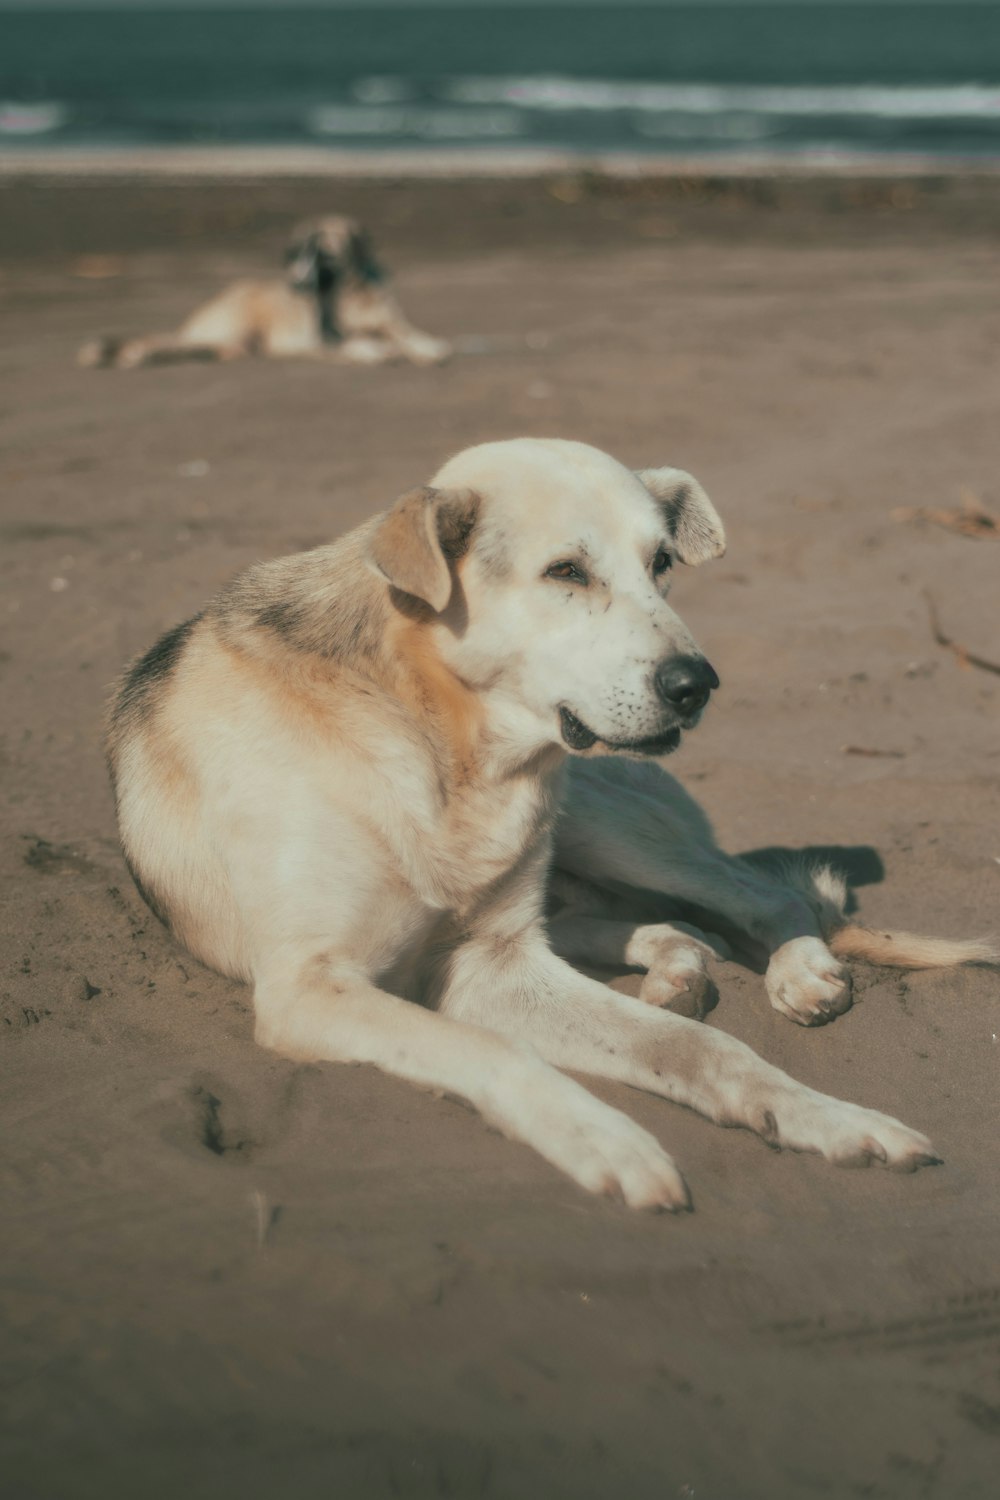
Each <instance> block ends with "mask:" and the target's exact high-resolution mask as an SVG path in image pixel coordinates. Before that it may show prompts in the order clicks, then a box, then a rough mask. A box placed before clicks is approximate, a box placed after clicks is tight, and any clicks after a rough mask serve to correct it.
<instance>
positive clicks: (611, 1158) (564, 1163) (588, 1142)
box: [254, 952, 688, 1209]
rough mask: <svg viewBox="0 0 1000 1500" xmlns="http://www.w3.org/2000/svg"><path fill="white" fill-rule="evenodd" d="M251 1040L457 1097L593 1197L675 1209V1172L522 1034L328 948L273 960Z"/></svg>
mask: <svg viewBox="0 0 1000 1500" xmlns="http://www.w3.org/2000/svg"><path fill="white" fill-rule="evenodd" d="M254 1006H255V1009H256V1013H257V1031H256V1035H257V1040H258V1041H259V1042H260V1043H261V1044H262V1045H263V1046H265V1047H271V1048H273V1049H274V1050H275V1051H277V1052H281V1053H283V1054H284V1055H285V1056H289V1057H294V1058H299V1059H302V1060H304V1061H309V1062H321V1061H328V1062H365V1063H372V1064H374V1066H375V1067H377V1068H381V1069H382V1070H383V1071H384V1072H386V1073H393V1074H395V1075H396V1076H397V1077H400V1078H405V1079H408V1080H409V1081H410V1082H411V1083H415V1084H418V1085H420V1086H421V1087H424V1088H430V1089H441V1090H444V1091H446V1092H448V1093H450V1094H455V1095H457V1096H458V1097H459V1098H462V1099H466V1100H468V1102H469V1103H470V1104H472V1105H473V1106H474V1107H475V1108H476V1109H477V1110H478V1111H479V1113H480V1114H481V1115H482V1116H483V1117H484V1118H485V1119H486V1120H488V1121H489V1123H490V1124H491V1125H494V1126H495V1127H496V1128H497V1129H498V1130H501V1131H502V1132H503V1133H504V1135H507V1136H509V1137H510V1138H511V1139H513V1140H519V1141H523V1142H525V1143H526V1144H527V1145H529V1146H533V1147H534V1149H535V1150H536V1151H537V1152H538V1153H539V1154H540V1155H541V1156H544V1157H545V1159H546V1160H547V1161H549V1162H551V1163H552V1164H553V1166H556V1167H558V1168H560V1170H561V1171H563V1172H565V1173H566V1174H567V1175H568V1176H569V1177H572V1178H573V1180H574V1181H575V1182H578V1183H579V1184H580V1186H581V1187H583V1188H586V1189H587V1190H588V1191H589V1192H592V1193H609V1194H612V1195H617V1196H619V1197H622V1198H624V1200H625V1202H626V1203H628V1204H629V1206H630V1207H632V1208H665V1209H677V1208H685V1207H687V1205H688V1195H687V1189H686V1187H685V1186H684V1180H683V1178H682V1177H681V1175H680V1173H679V1172H678V1170H677V1168H676V1167H675V1166H674V1164H673V1162H672V1161H671V1160H670V1158H669V1156H667V1155H666V1153H665V1152H664V1151H663V1150H662V1149H661V1147H660V1145H659V1144H658V1142H657V1141H655V1140H654V1139H653V1137H652V1136H651V1135H649V1134H648V1132H647V1131H645V1130H643V1129H641V1127H640V1126H638V1125H636V1124H635V1123H634V1121H632V1120H630V1119H629V1118H628V1117H627V1116H626V1115H623V1114H622V1113H621V1112H620V1111H619V1110H616V1109H612V1108H611V1107H610V1106H609V1105H607V1104H604V1103H602V1102H601V1100H599V1099H595V1098H594V1096H593V1095H592V1094H589V1093H588V1092H587V1090H586V1089H584V1088H581V1087H580V1085H579V1084H577V1083H574V1082H573V1080H572V1079H569V1078H564V1077H563V1076H562V1074H560V1073H558V1072H557V1071H556V1070H555V1069H554V1068H552V1067H549V1065H548V1064H547V1063H545V1062H543V1061H542V1059H541V1058H540V1057H539V1056H538V1054H537V1053H536V1052H534V1051H533V1050H532V1048H531V1047H530V1046H528V1045H526V1044H525V1042H524V1041H523V1040H511V1039H508V1038H506V1037H502V1036H499V1035H498V1034H497V1033H496V1032H495V1031H486V1030H484V1029H483V1028H482V1027H479V1026H475V1025H470V1024H466V1023H463V1022H460V1021H456V1020H454V1019H450V1018H448V1017H446V1016H443V1015H437V1014H435V1013H434V1012H433V1011H428V1010H424V1009H422V1008H421V1007H420V1006H419V1005H415V1004H413V1003H411V1002H410V1001H408V1000H401V999H399V998H398V997H397V996H395V995H390V994H388V993H386V992H385V991H384V990H380V989H378V988H377V987H376V986H375V985H374V984H372V983H371V982H370V980H369V979H368V977H367V976H366V975H365V973H364V972H363V971H362V970H361V969H359V968H358V966H357V965H356V964H353V963H351V962H350V961H349V960H348V959H347V958H345V957H344V956H342V955H338V954H336V953H332V952H314V953H312V954H298V955H293V954H288V955H287V956H286V958H285V960H284V961H282V962H277V961H272V962H271V964H270V965H269V967H268V970H267V972H266V973H264V974H262V975H259V976H258V979H257V983H256V986H255V990H254Z"/></svg>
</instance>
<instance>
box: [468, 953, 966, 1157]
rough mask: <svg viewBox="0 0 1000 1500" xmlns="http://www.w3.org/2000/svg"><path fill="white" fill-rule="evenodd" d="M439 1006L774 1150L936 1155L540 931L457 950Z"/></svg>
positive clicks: (913, 1135)
mask: <svg viewBox="0 0 1000 1500" xmlns="http://www.w3.org/2000/svg"><path fill="white" fill-rule="evenodd" d="M441 1010H442V1011H443V1012H444V1013H445V1014H447V1015H450V1016H453V1017H455V1018H456V1019H460V1020H463V1021H466V1022H469V1021H472V1022H476V1023H478V1024H480V1025H483V1026H488V1027H490V1028H491V1029H493V1030H496V1031H501V1032H503V1033H505V1034H506V1035H509V1036H516V1037H520V1038H523V1039H524V1040H526V1041H529V1042H530V1043H531V1045H532V1046H533V1047H534V1048H535V1049H536V1050H537V1051H538V1052H539V1053H540V1054H541V1056H542V1057H544V1058H546V1059H547V1060H548V1061H549V1062H551V1063H554V1064H555V1065H556V1066H557V1067H560V1068H569V1069H572V1070H573V1071H574V1072H582V1073H593V1074H597V1075H599V1076H601V1077H604V1078H614V1079H617V1080H620V1081H621V1082H623V1083H628V1084H631V1085H633V1087H636V1088H641V1089H645V1090H647V1091H648V1092H650V1093H654V1094H661V1095H663V1096H664V1097H665V1098H667V1099H672V1100H674V1101H675V1102H676V1103H678V1104H685V1105H687V1106H688V1107H689V1108H691V1109H695V1110H697V1111H698V1113H699V1114H703V1115H706V1116H707V1117H708V1118H709V1119H711V1120H715V1121H716V1122H717V1123H719V1124H722V1125H740V1126H744V1127H745V1128H747V1129H749V1130H753V1131H755V1132H756V1133H757V1134H758V1135H760V1136H762V1137H763V1138H764V1139H765V1140H766V1141H768V1142H769V1143H770V1144H772V1145H777V1146H788V1147H790V1148H791V1149H792V1150H795V1151H813V1152H818V1153H819V1154H820V1155H822V1156H825V1157H826V1158H827V1160H829V1161H832V1162H836V1163H838V1164H840V1165H853V1164H856V1163H867V1162H869V1161H871V1160H877V1161H882V1162H884V1163H886V1165H887V1166H890V1167H894V1168H897V1169H898V1170H901V1171H912V1170H914V1169H915V1168H916V1167H919V1166H922V1165H924V1164H926V1163H929V1162H933V1161H935V1160H937V1158H936V1157H935V1155H934V1150H933V1147H932V1146H931V1144H930V1142H929V1141H928V1140H927V1139H926V1137H925V1136H922V1135H920V1134H918V1133H917V1132H916V1131H914V1130H910V1129H908V1127H907V1126H905V1125H902V1124H901V1123H900V1122H899V1121H898V1120H894V1119H892V1118H891V1117H890V1116H888V1115H883V1114H879V1113H877V1112H876V1111H875V1110H870V1109H863V1108H862V1107H861V1106H859V1105H856V1104H848V1103H845V1102H844V1101H842V1100H840V1099H834V1098H831V1097H830V1096H829V1095H826V1094H821V1093H818V1092H817V1091H816V1090H815V1089H810V1088H807V1087H806V1086H805V1085H804V1084H801V1083H797V1082H796V1081H795V1080H794V1079H793V1078H790V1077H789V1076H788V1075H787V1074H786V1073H782V1072H781V1070H780V1069H779V1068H775V1067H772V1066H771V1065H770V1063H766V1062H764V1060H763V1059H762V1058H760V1057H758V1056H757V1054H756V1053H755V1052H752V1051H751V1050H750V1048H749V1047H747V1046H745V1045H744V1044H743V1043H742V1042H740V1041H737V1040H736V1038H735V1037H731V1036H727V1035H725V1033H723V1032H719V1031H715V1030H713V1029H712V1028H711V1027H709V1026H704V1025H701V1024H700V1023H699V1022H697V1021H690V1020H687V1019H686V1018H685V1017H683V1016H676V1015H671V1014H670V1013H669V1012H666V1011H660V1010H654V1009H652V1008H651V1007H650V1006H647V1005H643V1003H642V1002H641V1001H639V1000H634V999H632V998H631V997H630V996H627V995H620V994H618V993H616V991H614V990H611V989H609V988H608V987H607V986H606V985H603V984H599V983H598V982H597V981H596V980H592V979H587V978H586V977H584V976H583V975H581V974H578V973H577V972H576V970H575V969H572V968H571V967H570V966H569V964H567V963H565V962H564V961H563V960H562V959H560V958H558V957H557V956H556V955H555V954H554V953H552V952H551V950H549V949H548V947H547V946H546V945H545V943H544V940H543V938H542V936H541V934H540V933H536V932H533V933H528V934H526V935H524V936H523V937H522V938H521V939H519V940H511V941H510V942H508V943H506V944H505V945H503V946H502V947H501V946H498V945H497V944H496V943H495V942H494V943H491V944H482V945H478V944H476V943H474V942H473V943H470V944H469V945H467V947H466V948H464V949H462V950H460V951H459V952H458V953H457V954H456V955H455V959H454V962H453V965H452V970H451V974H450V978H449V982H448V984H447V987H446V989H445V991H444V994H443V996H442V1000H441Z"/></svg>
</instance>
